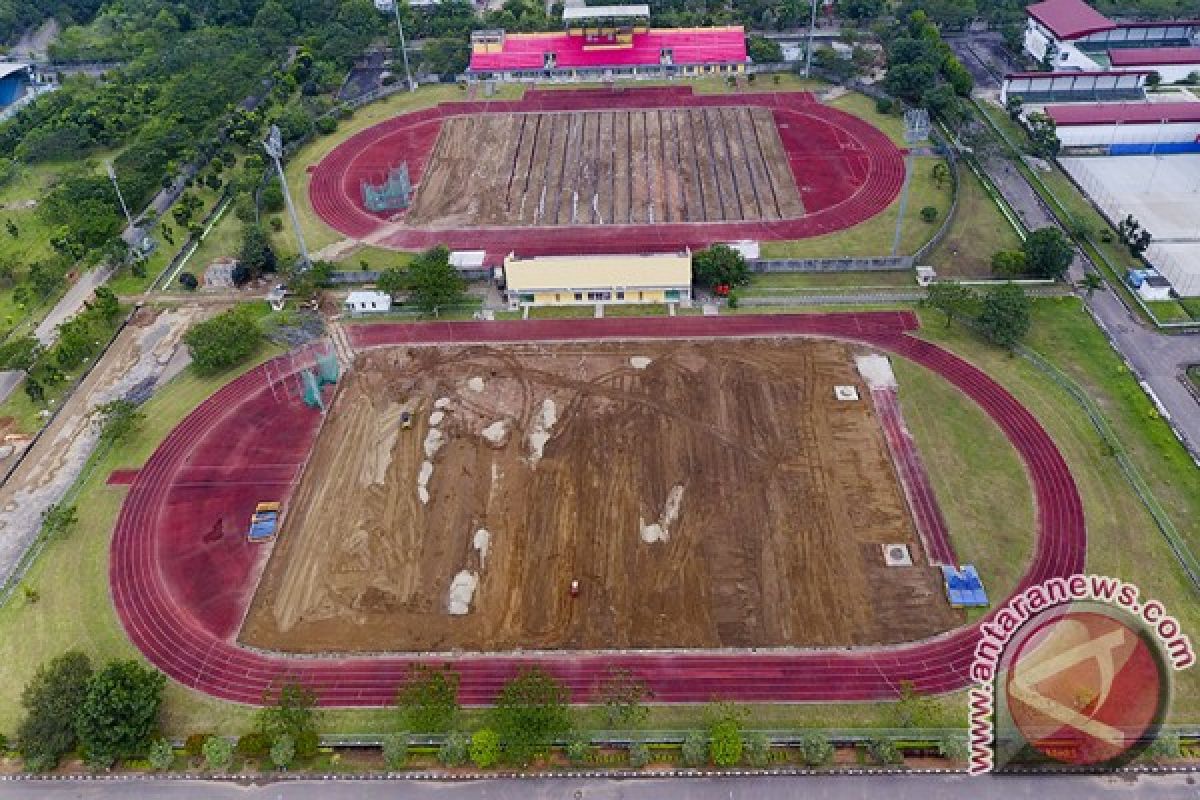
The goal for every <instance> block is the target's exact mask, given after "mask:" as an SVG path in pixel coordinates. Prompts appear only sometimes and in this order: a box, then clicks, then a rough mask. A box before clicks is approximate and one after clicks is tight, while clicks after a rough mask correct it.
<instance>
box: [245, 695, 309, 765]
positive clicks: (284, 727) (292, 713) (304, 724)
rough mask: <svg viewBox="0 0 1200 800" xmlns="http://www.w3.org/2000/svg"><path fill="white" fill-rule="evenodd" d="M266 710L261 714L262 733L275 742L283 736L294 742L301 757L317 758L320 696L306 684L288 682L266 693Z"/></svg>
mask: <svg viewBox="0 0 1200 800" xmlns="http://www.w3.org/2000/svg"><path fill="white" fill-rule="evenodd" d="M262 699H263V707H262V708H261V709H260V710H259V712H258V730H259V733H261V734H262V735H263V736H265V737H266V738H267V739H268V740H270V741H271V742H276V741H278V739H279V737H281V736H288V737H290V738H291V740H292V744H293V746H294V750H295V753H294V755H298V756H300V757H301V758H312V757H313V756H314V755H316V741H317V722H318V720H317V711H316V705H317V695H316V693H315V692H313V691H312V690H311V689H308V688H307V687H305V686H304V684H301V683H297V682H295V681H290V680H285V681H283V682H282V683H281V684H278V685H274V686H271V687H269V688H268V689H267V690H266V691H264V692H263V698H262Z"/></svg>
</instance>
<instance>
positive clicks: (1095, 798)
mask: <svg viewBox="0 0 1200 800" xmlns="http://www.w3.org/2000/svg"><path fill="white" fill-rule="evenodd" d="M3 793H4V796H5V797H7V798H12V800H35V798H36V800H43V799H44V798H63V799H64V800H65V799H66V798H94V800H110V798H111V800H126V799H127V798H129V799H130V800H177V799H178V800H184V799H185V798H186V799H187V800H191V798H214V800H225V799H226V798H228V800H352V799H353V800H376V798H378V800H383V799H384V798H389V800H390V798H406V799H407V800H425V798H428V799H429V800H476V799H477V798H487V800H797V798H811V799H812V800H859V799H860V798H863V799H864V800H865V799H866V798H871V799H872V800H875V799H876V798H888V800H959V798H964V797H969V798H972V800H1020V799H1021V798H1047V797H1052V798H1055V800H1109V799H1110V798H1111V799H1112V800H1123V799H1124V798H1132V797H1138V798H1143V797H1144V798H1151V800H1175V799H1176V798H1179V799H1180V800H1183V798H1188V800H1195V798H1196V796H1197V793H1198V790H1197V786H1196V779H1195V777H1193V776H1191V775H1170V776H1162V777H1159V776H1153V777H1149V776H1141V777H1135V776H1130V777H1128V778H1125V777H1120V778H1118V777H1099V778H1092V777H1079V778H1075V777H1071V778H1066V777H1033V776H1006V777H984V778H968V777H966V776H965V775H888V776H883V775H876V776H863V777H848V776H838V775H832V776H822V777H811V776H810V777H798V778H791V777H752V778H751V777H744V778H676V779H663V778H659V779H641V780H635V779H630V780H605V779H601V778H596V779H588V780H584V779H574V778H540V779H533V780H484V781H465V782H441V781H429V782H425V781H422V782H416V781H349V780H343V781H330V782H325V781H315V780H314V781H301V780H297V781H287V782H284V783H268V784H265V785H239V784H234V783H212V782H203V781H164V780H152V779H151V780H136V781H116V782H111V783H107V782H106V783H101V782H81V783H74V782H32V781H31V782H17V783H11V784H7V785H5V786H4V791H3Z"/></svg>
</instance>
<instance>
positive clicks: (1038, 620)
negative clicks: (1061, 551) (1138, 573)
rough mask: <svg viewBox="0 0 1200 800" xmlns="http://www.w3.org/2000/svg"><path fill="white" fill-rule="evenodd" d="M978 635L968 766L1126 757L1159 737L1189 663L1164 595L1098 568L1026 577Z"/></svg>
mask: <svg viewBox="0 0 1200 800" xmlns="http://www.w3.org/2000/svg"><path fill="white" fill-rule="evenodd" d="M980 633H981V635H982V638H981V639H980V640H979V643H978V645H976V647H975V659H974V662H973V663H972V665H971V679H972V680H973V681H974V682H975V685H974V686H973V687H972V688H971V690H970V693H969V696H970V737H971V738H970V745H971V761H970V768H969V771H970V773H971V774H972V775H980V774H983V773H986V772H1002V771H1004V770H1005V768H1008V767H1012V766H1016V765H1029V764H1039V763H1040V764H1044V763H1058V764H1070V765H1074V766H1084V767H1088V768H1091V769H1095V770H1104V769H1108V768H1115V767H1119V766H1121V765H1122V764H1125V763H1127V762H1128V761H1129V760H1130V759H1132V758H1134V757H1135V756H1137V755H1138V754H1139V753H1140V752H1142V750H1144V749H1145V748H1146V747H1147V746H1148V745H1149V744H1150V743H1151V742H1153V741H1154V739H1155V737H1156V736H1157V735H1158V732H1159V729H1160V728H1161V726H1162V722H1163V719H1164V718H1165V716H1166V713H1167V709H1168V707H1169V705H1170V699H1171V673H1172V672H1173V671H1177V670H1183V669H1187V668H1188V667H1190V666H1192V664H1194V663H1195V661H1196V656H1195V653H1194V651H1193V649H1192V643H1191V640H1189V639H1188V637H1187V636H1186V635H1185V634H1184V633H1183V631H1182V629H1181V627H1180V625H1179V621H1178V620H1177V619H1175V618H1174V617H1172V616H1170V615H1168V614H1167V612H1166V609H1165V608H1164V607H1163V605H1162V604H1161V603H1159V602H1158V601H1157V600H1145V601H1143V600H1142V599H1141V592H1140V591H1139V590H1138V588H1137V587H1136V586H1133V585H1132V584H1129V583H1125V582H1124V581H1121V580H1119V579H1117V578H1110V577H1107V576H1104V575H1072V576H1071V577H1068V578H1053V579H1051V580H1048V581H1046V582H1045V583H1041V584H1037V585H1036V586H1031V587H1029V588H1028V589H1026V590H1025V591H1023V592H1021V593H1020V594H1018V595H1016V596H1015V597H1013V598H1012V599H1010V600H1009V602H1008V603H1007V604H1006V605H1005V606H1004V607H1003V608H1001V609H1000V610H999V611H998V612H997V613H996V614H995V616H993V617H992V618H991V619H990V620H988V621H987V622H984V623H983V624H982V625H980Z"/></svg>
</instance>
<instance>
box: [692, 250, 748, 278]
mask: <svg viewBox="0 0 1200 800" xmlns="http://www.w3.org/2000/svg"><path fill="white" fill-rule="evenodd" d="M692 280H694V281H695V282H696V283H697V284H699V285H700V286H706V287H708V288H710V289H712V288H716V287H717V286H730V287H733V286H744V285H745V284H747V283H749V282H750V271H749V269H747V267H746V259H745V258H743V257H742V254H741V253H739V252H738V251H737V250H734V249H733V248H732V247H730V246H728V245H724V244H714V245H713V246H712V247H709V248H708V249H707V250H700V251H698V252H696V253H695V254H693V255H692Z"/></svg>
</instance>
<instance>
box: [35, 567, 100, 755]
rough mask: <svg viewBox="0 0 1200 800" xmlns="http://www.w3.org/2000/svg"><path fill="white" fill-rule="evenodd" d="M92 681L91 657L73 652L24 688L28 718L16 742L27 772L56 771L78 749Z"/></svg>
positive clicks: (41, 669) (49, 665) (47, 666)
mask: <svg viewBox="0 0 1200 800" xmlns="http://www.w3.org/2000/svg"><path fill="white" fill-rule="evenodd" d="M26 588H28V587H26ZM91 677H92V664H91V661H90V660H89V659H88V657H87V656H86V655H84V654H83V653H81V652H79V651H78V650H70V651H68V652H66V653H63V654H62V655H60V656H58V657H57V658H55V659H53V660H51V661H49V662H48V663H46V664H43V665H42V666H40V667H39V668H38V670H37V672H36V673H35V674H34V676H33V677H32V678H31V679H30V680H29V683H27V684H26V685H25V689H24V691H22V693H21V705H22V706H23V707H24V709H25V716H24V717H23V718H22V719H21V722H20V724H19V725H18V727H17V740H18V742H19V744H20V747H21V754H22V755H23V756H24V757H25V768H26V769H28V770H30V771H31V772H42V771H44V770H49V769H54V767H56V766H57V765H58V760H59V759H60V758H62V757H63V756H64V755H65V754H67V753H69V752H71V750H73V749H75V745H76V742H77V737H76V734H75V712H76V709H78V708H79V706H80V704H81V703H82V702H83V697H84V695H85V694H86V692H87V686H88V682H89V681H90V680H91Z"/></svg>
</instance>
